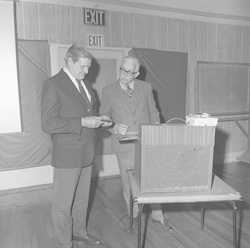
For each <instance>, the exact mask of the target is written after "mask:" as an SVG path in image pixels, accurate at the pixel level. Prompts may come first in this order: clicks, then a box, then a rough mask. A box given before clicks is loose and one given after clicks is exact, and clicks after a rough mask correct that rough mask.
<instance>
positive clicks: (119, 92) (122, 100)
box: [114, 81, 130, 112]
mask: <svg viewBox="0 0 250 248" xmlns="http://www.w3.org/2000/svg"><path fill="white" fill-rule="evenodd" d="M114 93H115V94H114V97H115V98H116V99H117V101H118V102H119V103H120V104H121V105H122V107H123V108H125V109H126V110H127V111H129V112H130V110H129V107H128V105H127V102H126V100H125V98H124V94H123V92H122V89H121V86H120V83H119V81H117V83H116V85H115V91H114Z"/></svg>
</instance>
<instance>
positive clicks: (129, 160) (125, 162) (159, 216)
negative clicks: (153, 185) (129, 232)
mask: <svg viewBox="0 0 250 248" xmlns="http://www.w3.org/2000/svg"><path fill="white" fill-rule="evenodd" d="M117 160H118V165H119V170H120V174H121V179H122V186H123V197H124V199H125V202H126V206H127V210H128V214H130V184H129V178H128V173H127V170H128V169H134V160H135V159H134V157H133V156H132V157H122V156H119V155H118V156H117ZM150 207H151V210H152V212H151V217H152V218H153V219H155V220H163V219H164V215H163V213H162V209H161V205H160V204H151V205H150ZM137 216H138V205H137V204H134V206H133V218H136V217H137Z"/></svg>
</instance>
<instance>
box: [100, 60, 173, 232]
mask: <svg viewBox="0 0 250 248" xmlns="http://www.w3.org/2000/svg"><path fill="white" fill-rule="evenodd" d="M139 68H140V62H139V60H138V59H137V58H135V57H131V56H127V57H125V58H123V60H122V63H121V66H120V78H119V80H118V81H117V82H115V83H113V84H111V85H108V86H106V87H105V88H104V89H103V92H102V100H101V107H100V114H104V115H107V116H109V117H110V118H111V119H112V120H113V121H114V123H116V124H115V125H114V126H113V128H109V130H110V132H111V133H112V147H113V151H114V153H115V154H116V156H117V160H118V165H119V169H120V174H121V179H122V184H123V196H124V199H125V201H126V204H127V210H128V213H130V203H129V201H130V187H129V181H128V175H127V172H126V170H127V169H133V168H134V160H135V144H134V143H133V142H130V143H129V142H119V141H118V139H117V137H119V135H125V134H126V133H132V134H133V133H138V126H139V124H159V123H160V117H159V111H158V110H157V108H156V104H155V101H154V98H153V93H152V87H151V84H150V83H148V82H145V81H141V80H138V79H136V77H137V76H138V75H139V74H140V72H139ZM151 209H152V213H151V217H152V221H153V222H154V223H155V224H157V225H159V226H160V227H161V228H162V229H164V230H165V231H168V232H170V233H172V232H173V228H172V227H171V225H170V224H169V223H168V221H167V220H166V219H165V217H164V215H163V213H162V210H161V207H160V205H156V204H153V205H151ZM137 216H138V208H137V205H136V204H134V209H133V218H134V221H133V223H136V222H137Z"/></svg>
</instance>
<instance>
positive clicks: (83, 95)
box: [76, 79, 89, 101]
mask: <svg viewBox="0 0 250 248" xmlns="http://www.w3.org/2000/svg"><path fill="white" fill-rule="evenodd" d="M76 82H77V83H78V86H79V91H80V93H81V95H82V97H83V98H84V99H86V100H88V101H89V98H88V96H87V94H86V92H85V90H84V89H83V87H82V84H81V80H79V79H76Z"/></svg>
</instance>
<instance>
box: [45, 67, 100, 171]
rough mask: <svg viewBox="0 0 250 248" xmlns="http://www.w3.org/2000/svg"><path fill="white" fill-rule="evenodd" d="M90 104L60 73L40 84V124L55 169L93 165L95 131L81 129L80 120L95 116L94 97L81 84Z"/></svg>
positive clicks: (66, 77) (64, 75)
mask: <svg viewBox="0 0 250 248" xmlns="http://www.w3.org/2000/svg"><path fill="white" fill-rule="evenodd" d="M84 83H85V85H86V87H87V89H88V91H89V93H90V95H91V103H90V102H89V101H86V100H85V99H84V98H83V97H82V96H81V94H80V93H79V91H78V90H77V88H76V87H75V85H74V84H73V82H72V81H71V79H70V78H69V76H68V75H67V74H66V73H65V72H64V71H63V70H61V71H60V72H59V73H58V74H56V75H55V76H53V77H51V78H49V79H47V80H46V81H45V82H44V84H43V89H42V96H41V124H42V129H43V130H44V132H46V133H49V134H51V135H52V158H51V165H52V166H54V167H56V168H79V167H84V166H88V165H90V164H91V163H92V162H93V159H94V154H95V149H94V139H95V137H94V132H95V131H94V130H93V129H90V128H87V127H82V126H81V117H87V116H92V115H95V114H96V113H95V112H96V110H95V95H94V93H93V91H92V88H91V84H90V83H89V82H87V81H84Z"/></svg>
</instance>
